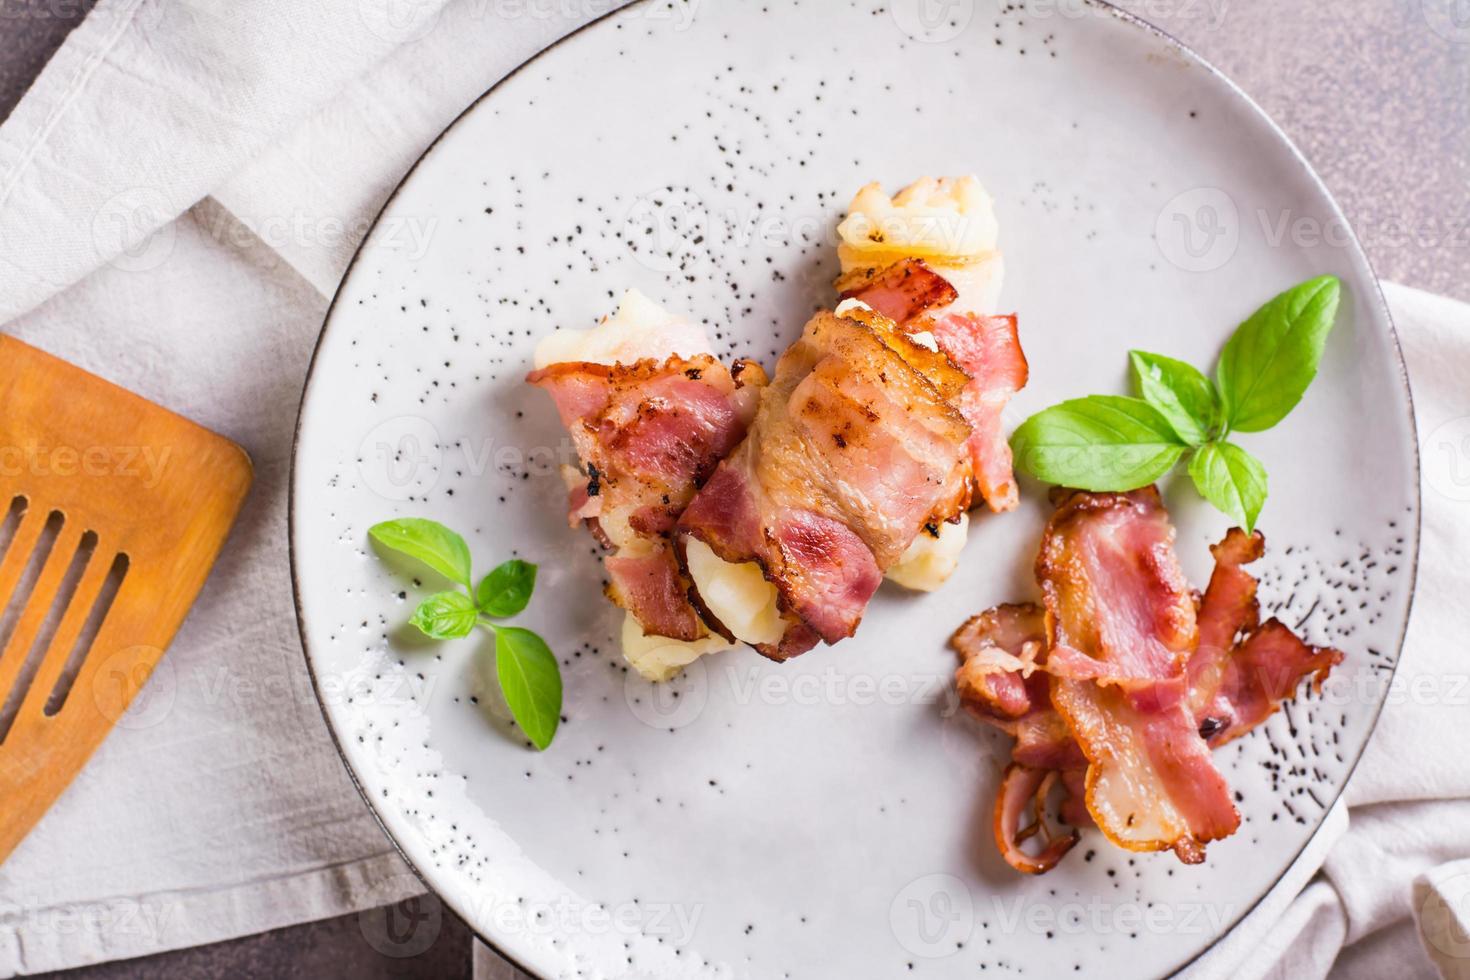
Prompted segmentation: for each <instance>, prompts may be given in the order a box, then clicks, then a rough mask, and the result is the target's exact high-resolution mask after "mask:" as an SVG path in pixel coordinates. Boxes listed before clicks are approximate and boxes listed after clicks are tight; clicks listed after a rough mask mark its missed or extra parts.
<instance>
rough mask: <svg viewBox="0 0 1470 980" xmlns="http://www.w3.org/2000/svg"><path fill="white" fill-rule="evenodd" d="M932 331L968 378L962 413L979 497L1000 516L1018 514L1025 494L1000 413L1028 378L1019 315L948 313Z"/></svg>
mask: <svg viewBox="0 0 1470 980" xmlns="http://www.w3.org/2000/svg"><path fill="white" fill-rule="evenodd" d="M929 330H930V332H931V333H932V334H933V335H934V341H935V343H937V344H938V345H939V349H940V350H942V351H944V352H945V353H946V354H948V355H949V357H950V360H952V361H954V362H955V364H957V365H958V366H959V368H960V370H962V371H964V372H965V373H966V374H968V375H969V376H970V383H969V384H968V385H966V386H965V393H964V395H963V396H962V397H961V399H960V411H961V412H962V413H963V414H964V416H965V418H966V420H968V421H969V423H970V427H971V429H972V430H973V431H972V432H971V434H970V460H971V463H972V464H973V466H974V479H975V487H976V490H977V491H978V495H979V496H981V497H983V498H984V499H985V502H986V503H987V504H989V505H990V509H991V510H992V511H994V512H995V513H997V514H999V513H1002V512H1004V511H1008V510H1014V509H1015V508H1016V507H1017V506H1018V505H1019V504H1020V502H1021V494H1020V491H1019V490H1018V489H1017V487H1016V470H1015V461H1014V460H1013V459H1012V458H1011V444H1010V440H1008V439H1007V438H1006V431H1005V420H1004V419H1003V418H1002V413H1004V412H1005V408H1006V405H1008V404H1010V400H1011V398H1013V397H1014V396H1015V394H1016V393H1017V392H1019V391H1020V390H1021V389H1022V388H1024V387H1026V382H1027V380H1028V379H1029V378H1030V366H1029V365H1028V364H1027V363H1026V355H1025V353H1024V352H1023V351H1022V350H1021V337H1020V334H1019V333H1018V332H1017V324H1016V317H1015V316H1014V315H1011V316H979V315H978V314H974V313H946V314H944V315H943V316H940V317H937V318H936V319H934V320H933V321H931V322H930V324H929Z"/></svg>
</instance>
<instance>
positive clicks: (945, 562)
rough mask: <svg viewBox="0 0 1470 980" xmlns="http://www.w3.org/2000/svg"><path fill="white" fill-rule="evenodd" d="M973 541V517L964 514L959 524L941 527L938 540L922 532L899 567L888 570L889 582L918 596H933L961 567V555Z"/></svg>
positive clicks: (900, 560)
mask: <svg viewBox="0 0 1470 980" xmlns="http://www.w3.org/2000/svg"><path fill="white" fill-rule="evenodd" d="M969 537H970V515H969V514H961V515H960V521H959V523H958V524H949V523H945V524H941V525H939V537H937V538H936V537H935V536H934V535H932V534H930V533H929V532H928V531H920V532H919V536H918V537H917V538H914V543H913V544H911V545H909V550H908V551H905V552H904V553H903V557H902V558H900V559H899V561H898V564H897V565H894V566H893V567H892V568H890V569H889V570H888V580H889V581H890V582H896V583H898V584H899V585H901V586H903V587H904V588H906V589H913V590H914V591H916V592H934V591H936V590H937V589H938V588H939V587H940V586H941V585H943V584H944V583H945V582H947V581H949V577H950V576H951V575H953V574H954V570H955V569H956V568H958V567H959V566H960V553H961V552H963V551H964V550H965V542H966V541H967V540H969Z"/></svg>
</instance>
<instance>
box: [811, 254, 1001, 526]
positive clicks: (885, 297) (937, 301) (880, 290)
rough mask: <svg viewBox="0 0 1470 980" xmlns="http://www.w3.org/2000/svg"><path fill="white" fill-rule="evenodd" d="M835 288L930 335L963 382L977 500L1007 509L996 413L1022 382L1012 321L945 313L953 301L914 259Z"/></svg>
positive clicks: (949, 290)
mask: <svg viewBox="0 0 1470 980" xmlns="http://www.w3.org/2000/svg"><path fill="white" fill-rule="evenodd" d="M837 288H838V290H839V291H841V292H842V297H843V299H856V300H858V301H859V302H862V303H865V304H867V305H868V306H870V307H872V308H873V309H874V310H876V311H877V312H879V313H881V314H882V315H884V316H886V317H888V318H889V319H891V320H893V321H894V322H895V323H897V324H899V326H900V327H901V328H902V329H903V330H904V331H906V332H908V333H923V332H928V333H931V334H932V335H933V337H934V341H935V343H936V345H937V346H938V347H939V349H940V350H941V351H943V352H944V354H945V355H947V356H948V357H949V359H950V360H951V361H953V362H954V364H955V365H956V366H958V367H959V368H960V370H962V371H964V372H965V374H966V375H968V376H969V379H970V380H969V382H968V383H967V385H966V386H965V392H964V395H963V396H962V397H961V399H960V401H959V408H960V411H961V412H962V413H963V414H964V416H965V419H966V421H968V422H969V423H970V426H971V428H972V429H973V434H972V435H971V438H970V459H971V466H972V469H973V476H974V480H975V488H976V490H977V496H979V497H981V498H983V499H984V500H985V502H986V503H987V504H988V505H989V506H990V509H991V510H992V511H995V512H996V513H1001V512H1004V511H1008V510H1013V509H1015V508H1016V507H1017V506H1018V505H1019V504H1020V499H1021V498H1020V491H1019V490H1018V489H1017V486H1016V478H1015V463H1014V460H1013V459H1012V457H1011V447H1010V442H1009V441H1008V440H1007V438H1006V434H1005V424H1004V419H1003V417H1002V413H1003V412H1004V411H1005V407H1006V405H1007V404H1009V403H1010V400H1011V398H1012V397H1014V396H1015V394H1016V393H1017V392H1019V391H1020V390H1021V389H1022V388H1024V387H1026V382H1027V380H1028V379H1029V377H1030V369H1029V366H1028V365H1027V363H1026V355H1025V353H1024V351H1023V350H1022V349H1021V340H1020V335H1019V333H1018V331H1017V321H1016V317H1015V316H1014V315H1012V316H988V315H981V314H978V313H975V312H973V311H965V310H953V309H947V308H948V307H951V306H952V305H953V304H954V303H955V301H956V300H957V299H958V296H959V294H958V293H957V292H956V290H955V289H954V287H953V286H952V285H951V284H950V283H949V282H948V281H947V280H946V279H944V277H943V276H941V275H939V274H938V273H936V272H934V271H933V270H932V269H931V268H929V266H928V264H927V263H925V262H924V261H923V260H922V259H905V260H903V261H901V262H897V263H895V264H894V265H891V266H889V267H888V268H886V269H869V270H862V271H859V272H854V273H850V274H848V275H846V276H844V277H842V278H841V279H839V280H838V281H837Z"/></svg>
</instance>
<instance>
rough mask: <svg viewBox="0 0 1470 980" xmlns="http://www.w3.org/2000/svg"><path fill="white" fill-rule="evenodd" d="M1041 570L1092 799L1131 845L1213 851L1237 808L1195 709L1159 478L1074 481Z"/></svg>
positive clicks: (1187, 615) (1179, 583)
mask: <svg viewBox="0 0 1470 980" xmlns="http://www.w3.org/2000/svg"><path fill="white" fill-rule="evenodd" d="M1036 578H1037V581H1038V582H1039V583H1040V584H1041V591H1042V596H1043V597H1044V600H1045V602H1046V609H1047V613H1048V616H1047V625H1048V633H1049V637H1048V638H1049V640H1050V641H1051V646H1052V648H1053V649H1052V656H1051V657H1050V658H1049V660H1048V663H1049V664H1050V669H1051V670H1052V672H1053V677H1054V683H1053V686H1052V702H1053V703H1054V704H1055V705H1056V707H1057V710H1058V711H1060V712H1061V714H1062V717H1063V718H1064V719H1066V721H1067V727H1068V728H1070V729H1071V730H1072V734H1073V737H1075V738H1076V739H1077V742H1078V744H1079V745H1080V746H1081V748H1082V751H1083V753H1084V754H1085V755H1086V756H1087V760H1088V768H1087V809H1088V812H1089V813H1091V814H1092V818H1093V820H1094V821H1096V822H1097V825H1098V826H1099V827H1100V828H1101V829H1102V831H1103V833H1104V834H1106V835H1107V836H1108V838H1109V839H1110V840H1112V841H1113V842H1114V843H1116V844H1118V845H1119V846H1120V847H1125V848H1128V849H1129V850H1135V851H1156V850H1163V849H1165V848H1173V849H1174V851H1175V853H1176V854H1178V855H1179V857H1180V859H1181V860H1183V861H1185V862H1186V863H1190V864H1194V863H1198V862H1199V861H1202V860H1203V859H1204V845H1205V844H1206V843H1207V842H1209V841H1212V840H1219V839H1221V838H1223V837H1228V836H1229V835H1230V834H1232V833H1234V832H1235V830H1236V828H1237V827H1238V826H1239V825H1240V815H1239V814H1238V813H1237V812H1236V810H1235V805H1234V803H1233V802H1232V801H1231V798H1230V789H1229V787H1228V786H1227V785H1226V784H1225V779H1224V777H1222V776H1221V775H1220V773H1219V771H1218V770H1217V769H1216V768H1215V764H1214V761H1213V760H1212V759H1211V758H1210V750H1209V746H1208V745H1206V744H1205V741H1204V739H1202V738H1200V737H1199V731H1198V726H1197V725H1196V724H1195V721H1194V716H1193V715H1192V713H1191V712H1190V711H1189V704H1188V700H1187V697H1186V694H1187V691H1186V687H1185V669H1186V667H1187V665H1188V661H1189V656H1190V654H1191V653H1192V652H1193V650H1194V647H1195V645H1196V643H1197V642H1198V639H1199V630H1198V626H1197V623H1196V620H1195V610H1194V601H1193V597H1192V595H1191V594H1190V590H1189V583H1188V582H1186V581H1185V578H1184V572H1183V570H1182V569H1180V567H1179V562H1178V559H1177V558H1176V557H1175V555H1174V529H1173V527H1172V526H1171V525H1170V524H1169V519H1168V514H1167V513H1166V512H1165V511H1164V506H1163V503H1162V501H1160V499H1159V495H1158V491H1157V490H1155V489H1154V488H1152V487H1149V488H1147V489H1145V490H1137V491H1134V492H1133V493H1129V494H1089V493H1071V494H1063V495H1062V496H1061V498H1060V506H1059V507H1058V508H1057V512H1056V514H1054V515H1053V516H1052V519H1051V523H1050V524H1049V525H1048V526H1047V531H1046V536H1045V538H1044V539H1043V542H1042V546H1041V554H1040V556H1039V557H1038V558H1037V561H1036ZM1062 647H1066V648H1068V649H1067V651H1066V654H1065V658H1064V659H1065V661H1066V663H1065V664H1062V663H1059V662H1058V658H1057V657H1056V656H1055V655H1056V654H1057V653H1058V652H1059V651H1060V648H1062Z"/></svg>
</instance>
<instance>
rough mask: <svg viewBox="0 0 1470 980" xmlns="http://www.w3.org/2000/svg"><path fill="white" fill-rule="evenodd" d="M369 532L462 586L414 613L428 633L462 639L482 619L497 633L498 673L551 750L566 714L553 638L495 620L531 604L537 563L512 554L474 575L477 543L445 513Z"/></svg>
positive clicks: (516, 708) (523, 720) (526, 724)
mask: <svg viewBox="0 0 1470 980" xmlns="http://www.w3.org/2000/svg"><path fill="white" fill-rule="evenodd" d="M368 534H369V535H370V536H371V537H372V538H373V540H374V541H377V542H378V543H379V544H381V545H382V546H383V547H385V548H390V549H392V550H393V551H396V552H399V553H400V554H404V555H407V556H408V557H410V558H413V559H415V560H417V561H419V562H420V563H422V564H424V565H426V566H428V567H429V568H431V569H433V570H434V571H436V572H438V573H439V574H440V575H442V576H444V577H445V578H446V579H448V580H449V581H451V582H454V583H455V584H456V585H459V586H460V588H459V589H453V590H450V591H448V592H440V593H437V594H435V595H431V596H429V598H427V599H425V600H424V601H423V602H421V603H419V605H418V608H417V609H416V610H414V614H413V618H412V619H410V620H409V622H410V623H412V624H413V625H414V626H415V627H417V628H418V630H419V631H420V632H421V633H423V634H424V635H425V636H427V637H430V638H431V639H435V640H457V639H462V638H463V637H466V636H469V635H470V634H471V633H472V632H474V630H475V627H476V626H482V627H484V628H486V629H488V630H490V631H491V632H493V633H494V634H495V674H496V677H497V678H498V679H499V681H500V690H501V693H502V694H504V695H505V703H506V704H507V705H508V706H509V707H510V713H511V714H512V715H513V716H514V717H515V720H516V724H518V725H520V726H521V731H523V732H525V733H526V737H527V738H529V739H530V740H531V743H532V744H533V745H535V746H536V748H538V749H542V750H545V749H546V748H547V747H548V746H550V745H551V741H552V739H553V738H555V737H556V729H557V725H558V724H559V723H560V722H561V705H562V683H561V668H560V666H558V664H557V662H556V656H555V654H553V653H552V652H551V648H550V647H548V646H547V645H546V641H545V640H543V639H541V637H539V636H537V635H536V634H535V633H533V632H531V631H530V630H528V629H522V628H520V627H517V626H505V625H501V624H499V623H496V622H493V621H494V620H501V619H508V618H509V617H511V616H515V615H517V614H519V613H521V612H523V611H524V610H525V608H526V606H527V605H528V604H530V601H531V594H532V593H533V592H534V591H535V590H536V566H535V565H532V564H531V563H530V562H524V561H520V560H519V559H516V560H512V561H508V562H505V563H504V564H502V565H500V566H499V567H497V568H496V569H495V570H494V571H492V572H491V573H490V574H489V575H486V576H485V577H484V578H483V579H481V580H480V584H479V585H478V586H475V588H474V590H473V592H471V591H470V583H471V582H472V581H474V578H473V576H472V574H471V571H470V549H469V545H467V544H465V541H464V538H462V537H460V536H459V535H458V534H456V533H454V532H453V531H451V530H450V529H449V528H447V527H445V526H444V525H443V524H440V523H438V522H437V521H430V520H426V519H424V518H421V517H406V518H402V519H400V520H396V521H384V522H383V523H382V524H377V525H374V526H373V527H372V528H370V529H369V530H368Z"/></svg>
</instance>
